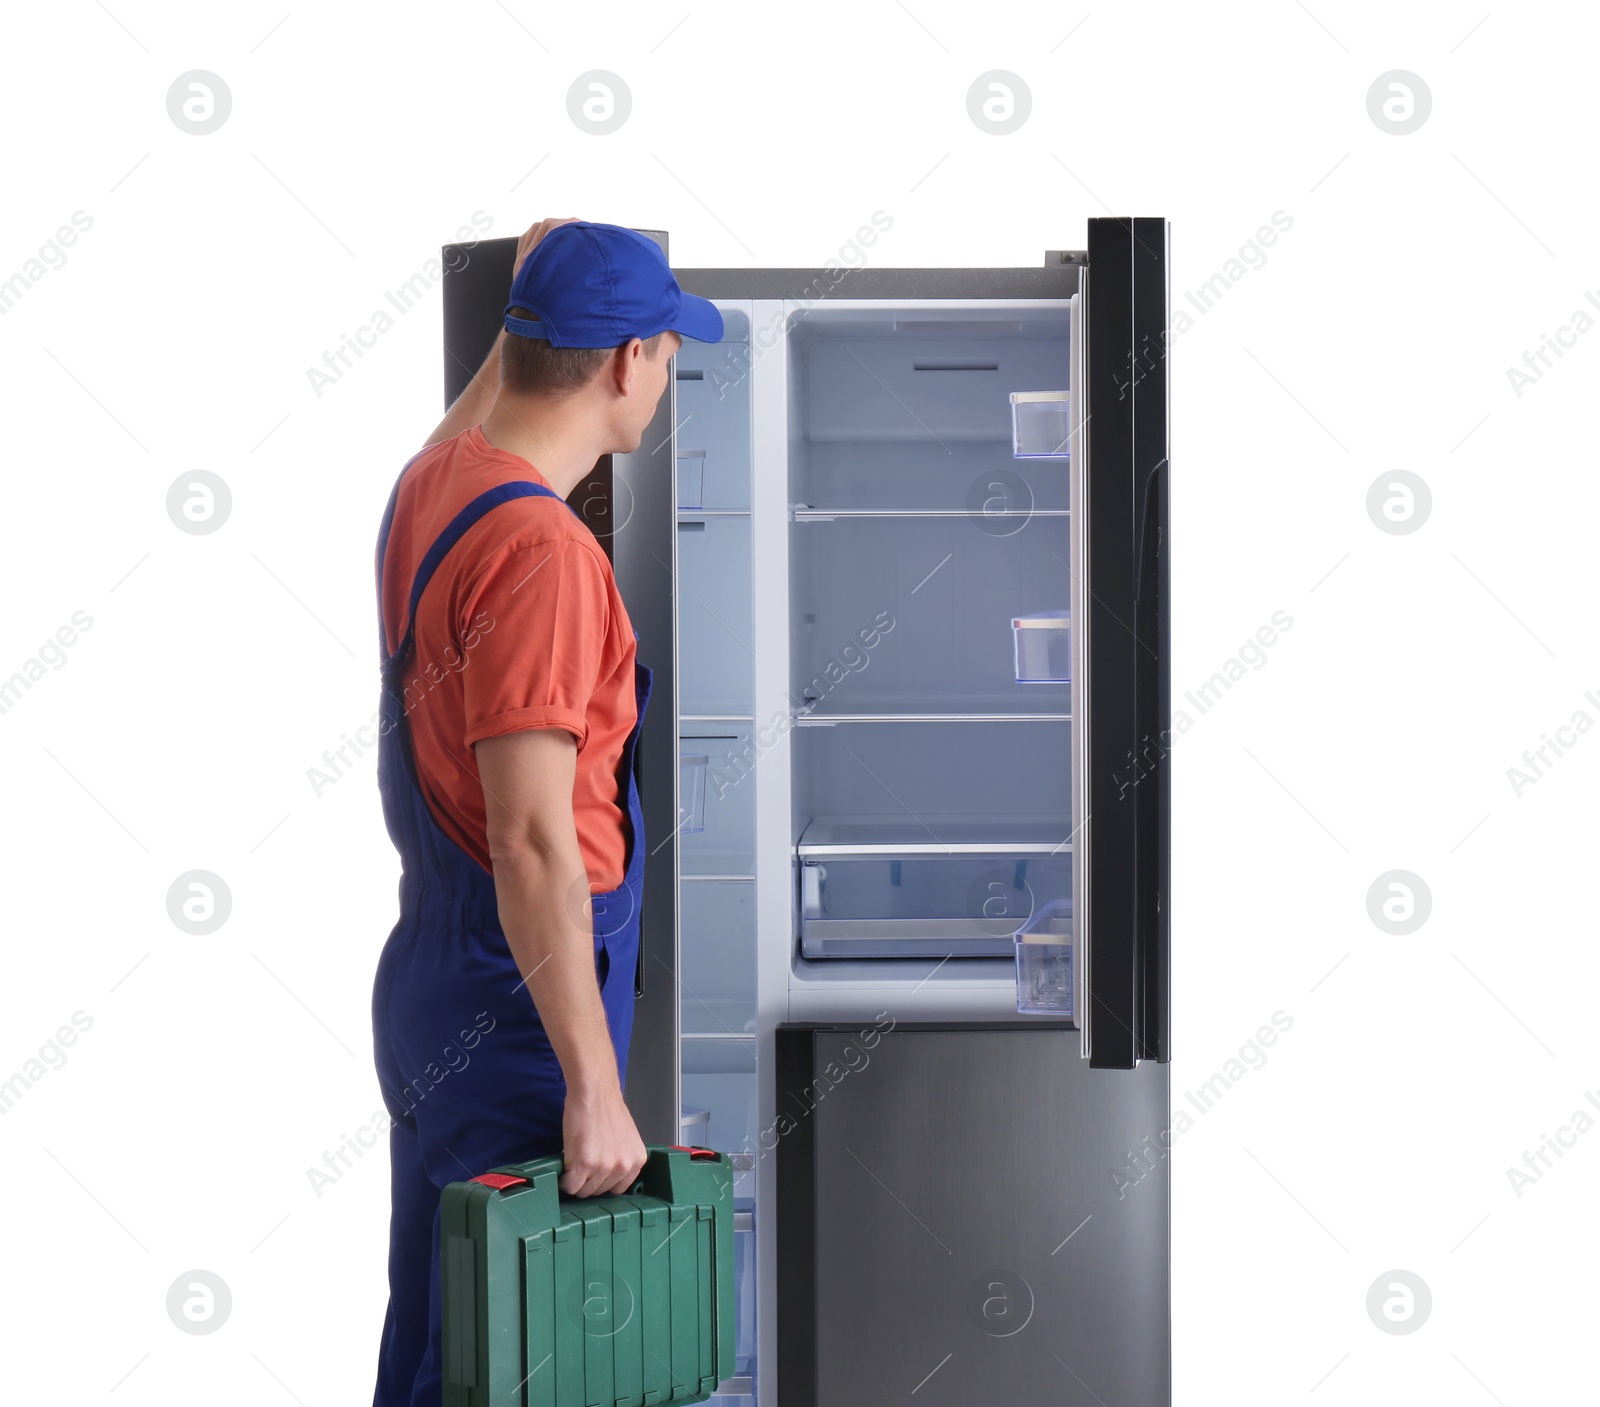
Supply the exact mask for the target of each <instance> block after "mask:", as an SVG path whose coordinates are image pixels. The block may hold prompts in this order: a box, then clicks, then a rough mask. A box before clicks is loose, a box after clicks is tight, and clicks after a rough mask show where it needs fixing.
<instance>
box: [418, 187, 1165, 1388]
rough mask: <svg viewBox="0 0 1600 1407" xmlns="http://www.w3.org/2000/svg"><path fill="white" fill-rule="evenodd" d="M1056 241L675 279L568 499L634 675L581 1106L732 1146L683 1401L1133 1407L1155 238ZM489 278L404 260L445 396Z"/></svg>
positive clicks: (1150, 754)
mask: <svg viewBox="0 0 1600 1407" xmlns="http://www.w3.org/2000/svg"><path fill="white" fill-rule="evenodd" d="M1087 226H1088V228H1087V238H1086V239H1085V240H1084V241H1083V247H1082V248H1078V249H1061V250H1049V251H1046V252H1045V254H1044V257H1043V259H1042V260H1041V262H1040V263H1039V264H1037V265H1034V266H1023V267H1001V266H997V267H989V268H983V267H977V268H887V267H878V266H877V264H876V263H875V262H874V261H873V257H874V256H873V250H872V248H870V247H865V248H864V247H863V246H867V245H870V244H873V243H875V242H876V241H875V238H872V237H873V236H875V235H876V234H877V233H878V232H876V231H875V230H874V229H873V228H872V227H864V228H863V229H862V231H860V236H861V238H860V240H859V241H858V242H857V244H856V246H855V247H856V249H857V251H858V253H860V254H861V255H862V256H863V257H862V259H861V261H860V262H859V263H858V264H857V265H856V266H854V267H848V268H846V267H841V266H840V265H839V264H838V263H837V262H835V263H833V264H830V265H829V266H827V267H825V268H818V269H718V268H675V273H676V275H677V278H678V281H679V283H680V284H681V285H682V286H683V288H684V289H685V290H686V291H687V292H691V293H696V294H699V295H700V296H702V297H705V298H709V299H712V300H713V301H714V302H715V303H716V304H717V305H718V307H719V308H720V310H721V312H722V315H723V320H724V324H725V329H726V335H725V337H724V340H723V341H722V342H721V343H719V344H716V345H706V344H702V343H698V342H692V341H685V342H684V344H683V346H682V348H681V349H680V350H679V352H678V353H677V356H676V359H675V365H674V368H673V374H672V376H671V377H670V378H669V389H668V393H667V394H666V395H665V396H663V398H662V401H661V405H660V408H659V410H658V412H657V415H656V417H655V420H654V421H653V422H652V424H651V425H650V427H649V429H648V430H647V431H646V433H645V435H644V437H643V440H642V442H641V444H640V447H639V449H638V451H637V452H635V453H632V454H626V455H623V454H618V455H613V456H609V457H607V458H606V459H603V460H602V461H601V462H600V463H598V464H597V465H596V466H595V469H594V471H593V473H592V474H591V475H590V476H589V478H588V479H586V480H585V482H584V483H582V484H580V485H579V487H578V488H577V489H576V490H575V491H574V492H573V494H572V496H571V498H570V499H569V502H570V503H571V504H572V506H573V507H574V508H575V509H576V510H577V511H578V512H579V513H580V514H581V515H582V516H583V518H584V520H585V521H586V522H587V523H588V524H589V526H590V527H591V529H592V530H593V531H594V532H595V535H596V537H597V538H598V539H599V541H600V542H601V544H602V545H603V546H604V548H605V550H606V552H607V554H608V556H609V557H610V559H611V561H612V564H613V567H614V570H615V574H616V578H617V582H618V585H619V587H620V589H621V592H622V595H623V598H624V600H625V601H626V603H627V607H628V611H629V614H630V616H631V618H632V621H633V625H634V627H635V629H636V630H637V632H638V636H639V658H640V660H641V661H642V662H644V663H646V664H648V665H650V666H651V667H652V668H653V669H654V670H655V689H654V693H653V696H652V701H651V705H650V708H649V710H648V713H647V717H646V723H645V727H644V730H643V735H642V739H641V744H640V748H639V752H638V758H637V767H638V770H639V785H640V791H641V796H642V802H643V806H644V810H645V829H646V836H647V845H648V848H649V849H648V861H647V866H646V874H645V889H644V912H643V916H642V935H643V937H642V944H641V951H640V959H639V970H638V972H637V974H636V990H637V993H638V1008H637V1017H636V1021H635V1026H634V1033H633V1040H632V1047H631V1052H630V1056H629V1064H628V1070H627V1072H626V1090H627V1097H628V1102H629V1105H630V1107H631V1108H632V1110H633V1112H634V1116H635V1119H636V1121H637V1123H638V1126H639V1129H640V1131H641V1133H642V1134H643V1136H644V1138H645V1140H646V1141H647V1142H652V1143H680V1142H689V1141H702V1142H709V1143H710V1144H711V1145H712V1146H714V1147H717V1148H719V1149H723V1150H726V1151H729V1152H731V1153H733V1154H734V1155H735V1159H736V1168H737V1172H736V1178H735V1193H736V1208H737V1213H736V1240H737V1243H738V1254H737V1264H738V1277H737V1278H738V1283H737V1286H736V1293H737V1296H738V1322H739V1344H738V1354H737V1365H736V1374H735V1376H734V1377H733V1378H732V1379H730V1380H728V1381H727V1382H724V1383H723V1384H721V1385H720V1387H719V1393H718V1396H717V1397H716V1398H715V1399H714V1401H716V1402H719V1403H722V1404H724V1407H733V1405H734V1404H738V1407H753V1404H755V1403H758V1402H759V1403H760V1404H762V1407H813V1404H816V1407H854V1405H855V1404H858V1403H859V1404H863V1407H864V1405H865V1404H869V1403H871V1404H878V1403H882V1402H887V1401H898V1400H911V1399H912V1398H913V1397H914V1398H915V1400H916V1401H917V1402H918V1403H922V1404H929V1407H941V1404H950V1405H951V1407H954V1404H979V1403H991V1402H995V1401H1021V1400H1028V1401H1049V1402H1060V1403H1070V1404H1080V1403H1081V1404H1092V1403H1101V1404H1110V1403H1116V1404H1121V1405H1122V1407H1144V1404H1166V1403H1168V1402H1169V1401H1170V1286H1169V1269H1168V1255H1169V1193H1168V1188H1169V1176H1170V1164H1171V1149H1170V1134H1169V1132H1168V1131H1169V1128H1170V1123H1171V1120H1170V1117H1169V1091H1168V1081H1167V1064H1166V1062H1167V1060H1168V1058H1169V1027H1170V1013H1169V995H1168V994H1169V932H1170V908H1169V891H1170V882H1169V871H1170V861H1169V855H1170V821H1169V817H1170V758H1169V751H1170V743H1171V735H1170V730H1169V720H1170V717H1171V704H1170V679H1169V659H1170V650H1169V570H1168V563H1169V556H1170V541H1169V534H1168V462H1167V461H1168V429H1167V425H1168V362H1167V355H1166V353H1167V345H1168V336H1169V327H1170V290H1169V285H1168V272H1167V270H1168V254H1169V229H1168V224H1167V222H1166V221H1165V220H1164V219H1159V218H1130V219H1123V218H1096V219H1091V220H1089V221H1088V222H1087ZM643 233H646V234H648V235H650V237H652V238H653V239H656V240H657V241H658V242H659V243H660V244H661V246H662V248H663V249H664V250H666V251H667V252H668V254H669V258H670V249H669V245H668V240H667V235H666V233H665V232H662V231H643ZM515 246H516V242H515V240H512V239H497V240H487V241H480V242H478V243H476V244H472V245H456V246H447V247H446V249H445V251H444V259H443V264H444V267H445V269H446V271H447V273H446V276H445V279H444V285H443V291H444V340H445V391H446V403H447V404H448V403H449V402H450V401H452V400H453V399H454V398H455V397H456V395H458V394H459V393H460V391H461V390H462V389H463V388H464V387H465V386H466V383H467V381H468V380H469V379H470V377H471V376H472V374H473V372H474V371H475V370H476V369H477V367H478V366H479V364H480V363H481V362H482V360H483V357H484V355H485V354H486V352H487V351H488V349H489V346H490V345H491V343H492V341H493V339H494V337H495V335H496V333H497V332H498V330H499V328H500V326H501V313H502V309H503V307H504V304H505V301H506V294H507V289H508V288H509V285H510V278H511V270H512V261H513V258H514V254H515ZM1030 926H1041V927H1042V929H1043V931H1045V932H1047V933H1049V934H1052V935H1053V937H1052V938H1051V940H1050V943H1049V944H1048V945H1047V946H1046V947H1043V948H1036V949H1029V948H1028V945H1027V944H1026V943H1019V942H1018V940H1017V937H1016V935H1017V932H1018V930H1019V929H1025V928H1028V927H1030ZM1024 951H1025V956H1028V957H1036V956H1039V955H1041V954H1044V953H1049V954H1051V955H1052V957H1051V962H1052V966H1051V967H1050V969H1049V978H1050V980H1049V982H1047V983H1046V989H1047V990H1046V999H1044V1000H1042V1001H1041V1002H1040V1003H1039V1005H1040V1006H1041V1007H1042V1009H1033V1010H1026V1011H1023V1010H1019V1005H1021V1004H1023V1003H1020V1002H1019V996H1018V992H1019V986H1018V982H1017V970H1018V962H1019V959H1018V956H1017V954H1018V953H1019V952H1024ZM1041 970H1043V969H1041ZM1033 995H1034V996H1038V992H1037V991H1035V992H1033Z"/></svg>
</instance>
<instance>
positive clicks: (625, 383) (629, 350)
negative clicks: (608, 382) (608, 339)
mask: <svg viewBox="0 0 1600 1407" xmlns="http://www.w3.org/2000/svg"><path fill="white" fill-rule="evenodd" d="M643 355H644V343H643V342H641V341H640V340H639V339H638V338H637V337H635V338H633V339H632V341H629V342H625V343H623V345H622V346H620V347H618V348H617V350H616V351H615V352H613V353H612V354H611V375H612V378H613V380H612V384H613V385H614V386H615V387H616V389H617V392H618V393H619V394H620V395H624V396H625V395H627V394H628V392H629V391H631V390H632V389H633V383H634V378H636V377H637V376H638V374H639V358H640V357H641V356H643Z"/></svg>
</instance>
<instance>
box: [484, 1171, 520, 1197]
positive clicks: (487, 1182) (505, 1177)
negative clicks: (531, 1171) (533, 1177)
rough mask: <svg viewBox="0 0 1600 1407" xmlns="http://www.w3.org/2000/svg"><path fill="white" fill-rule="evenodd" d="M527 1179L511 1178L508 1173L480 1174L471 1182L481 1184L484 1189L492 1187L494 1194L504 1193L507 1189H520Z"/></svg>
mask: <svg viewBox="0 0 1600 1407" xmlns="http://www.w3.org/2000/svg"><path fill="white" fill-rule="evenodd" d="M527 1180H528V1179H527V1178H525V1177H513V1176H512V1175H511V1174H510V1173H480V1174H479V1175H478V1176H477V1177H475V1178H472V1179H471V1181H473V1182H481V1183H482V1184H483V1185H484V1186H485V1187H492V1188H494V1190H495V1191H496V1192H504V1191H505V1190H506V1188H508V1187H521V1186H522V1184H523V1183H525V1182H526V1181H527Z"/></svg>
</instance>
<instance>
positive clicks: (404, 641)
mask: <svg viewBox="0 0 1600 1407" xmlns="http://www.w3.org/2000/svg"><path fill="white" fill-rule="evenodd" d="M399 490H400V486H399V485H398V484H396V485H395V494H398V493H399ZM540 495H542V496H543V497H545V498H553V499H555V500H556V501H557V502H558V503H563V504H565V505H566V507H567V509H568V511H569V512H570V511H572V505H571V504H568V503H566V500H565V499H563V498H562V497H561V495H560V494H558V493H556V492H555V491H554V490H553V489H548V488H546V487H545V486H544V485H543V484H535V483H533V482H531V481H529V480H527V479H518V480H515V481H513V482H511V483H508V484H497V485H496V486H495V487H494V488H492V489H488V490H486V491H485V492H483V493H480V494H479V495H478V496H477V497H476V498H475V499H473V500H472V502H471V503H469V504H467V506H466V507H465V508H463V509H462V510H461V511H460V512H459V513H457V514H456V516H455V517H454V518H452V519H451V520H450V524H449V526H448V527H446V528H445V530H444V531H443V532H442V533H440V534H439V536H438V537H437V538H436V539H434V543H433V546H432V547H430V548H429V549H428V551H427V553H426V555H425V556H424V557H423V559H422V563H421V565H420V566H419V567H418V568H417V575H416V577H415V578H414V579H413V581H412V583H411V600H410V602H409V604H408V605H407V607H406V633H405V634H404V635H403V636H402V637H401V638H400V644H399V646H398V647H397V648H396V649H395V652H394V654H392V655H390V656H389V657H388V658H387V659H385V660H384V661H383V675H384V682H385V684H386V685H390V686H391V687H392V685H393V682H394V680H395V677H396V676H397V675H398V673H399V671H400V669H401V668H402V667H403V665H404V663H405V660H406V657H407V656H408V655H409V654H410V653H411V646H412V640H413V637H414V635H415V634H416V628H417V603H418V602H419V601H420V600H421V599H422V593H423V591H424V590H426V589H427V585H428V582H429V581H431V580H432V579H433V574H434V572H435V571H436V570H437V569H438V566H439V563H440V562H442V561H443V560H444V558H445V554H446V553H448V552H449V551H450V549H451V548H452V547H454V546H455V545H456V543H457V542H459V541H460V540H461V538H462V536H463V535H464V534H465V533H466V532H467V530H468V529H469V528H471V527H472V526H473V524H475V523H476V522H477V521H478V520H479V519H480V518H482V517H483V515H484V514H485V513H487V512H488V511H489V510H490V509H491V508H498V507H499V506H500V505H501V504H502V503H509V502H510V501H511V500H512V499H514V498H532V497H535V496H540ZM393 521H394V497H393V496H391V498H390V500H389V507H388V510H387V511H386V512H385V513H384V516H383V528H382V532H381V536H380V538H379V542H378V587H379V592H380V599H381V592H382V589H383V557H384V551H385V549H386V548H387V546H388V541H389V529H390V527H391V526H392V524H393ZM380 613H381V608H380ZM379 629H380V632H381V630H382V625H381V622H380V626H379ZM381 649H382V646H381V645H380V651H381Z"/></svg>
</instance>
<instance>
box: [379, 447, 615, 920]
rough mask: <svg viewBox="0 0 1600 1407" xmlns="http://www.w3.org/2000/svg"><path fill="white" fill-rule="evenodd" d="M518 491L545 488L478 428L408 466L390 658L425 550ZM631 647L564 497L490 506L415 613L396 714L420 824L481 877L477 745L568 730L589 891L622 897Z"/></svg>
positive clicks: (390, 575) (605, 569)
mask: <svg viewBox="0 0 1600 1407" xmlns="http://www.w3.org/2000/svg"><path fill="white" fill-rule="evenodd" d="M518 479H526V480H529V481H531V482H533V483H536V484H540V485H542V486H544V487H546V488H548V487H549V484H548V483H546V481H545V479H544V477H543V476H542V475H541V474H540V473H539V471H538V470H537V469H535V468H534V467H533V466H532V465H531V464H529V463H528V461H527V460H525V459H522V458H520V457H519V456H517V455H514V454H510V453H508V452H507V451H505V450H500V449H496V448H495V447H494V446H493V445H491V444H490V443H489V442H488V441H487V440H486V439H484V437H483V433H482V431H481V430H480V429H479V428H478V427H477V426H474V427H473V428H472V429H470V430H466V431H463V432H462V433H461V434H459V435H457V436H456V437H455V438H454V439H453V440H444V441H442V442H441V443H439V444H436V445H432V446H430V447H429V448H427V449H426V450H424V451H423V452H422V453H421V454H420V455H418V456H417V458H416V459H414V460H413V461H412V462H411V465H410V467H409V468H408V469H407V470H406V471H405V475H404V477H403V479H402V481H401V484H400V492H399V495H398V497H397V498H396V500H395V509H394V519H393V522H392V524H391V526H390V529H389V545H388V550H387V552H386V553H385V555H384V562H383V578H382V581H383V588H382V590H383V619H384V624H385V632H386V640H385V648H386V649H387V650H388V651H389V652H391V653H392V652H393V651H394V650H395V649H396V648H397V647H398V645H399V643H400V639H401V637H402V635H403V634H404V632H405V627H406V612H407V609H408V606H409V603H410V597H411V583H412V580H413V579H414V577H415V576H416V572H417V568H418V566H419V565H420V564H421V562H422V558H423V556H424V555H425V554H426V553H427V551H428V549H429V548H430V547H431V546H432V545H433V543H434V540H435V539H436V538H437V537H438V536H439V534H440V533H441V532H443V531H444V529H445V528H446V527H447V526H448V525H449V523H450V521H451V519H453V518H454V517H455V516H456V514H457V513H459V512H460V511H461V510H462V509H463V508H465V507H466V506H467V504H468V503H470V502H471V501H472V500H473V499H474V498H476V497H477V496H478V495H479V494H481V493H483V492H485V491H486V490H488V489H491V488H494V487H495V486H496V485H499V484H505V483H510V482H512V481H514V480H518ZM635 645H636V642H635V639H634V634H633V626H632V625H631V624H630V623H629V621H628V613H627V610H626V609H625V608H624V606H623V604H622V597H621V596H620V595H618V593H617V584H616V580H615V578H614V577H613V576H612V573H611V563H610V562H609V561H607V560H606V554H605V552H604V551H603V550H602V548H601V547H600V544H599V543H598V542H597V541H595V537H594V534H593V533H591V532H590V531H589V529H588V528H587V527H586V526H584V524H583V522H582V521H581V520H580V519H579V518H578V517H577V515H576V514H575V513H573V512H572V510H571V509H570V508H568V507H567V505H566V504H565V503H564V502H562V501H561V500H560V499H559V498H550V497H547V496H545V495H543V494H536V495H531V496H529V497H527V498H518V499H513V500H511V501H510V502H508V503H502V504H499V505H498V506H496V507H494V508H491V509H490V510H489V511H488V512H487V513H486V514H485V515H484V516H483V517H482V518H480V519H479V520H478V522H477V523H476V524H474V525H473V526H472V527H471V528H470V529H468V530H467V532H466V533H465V534H463V536H462V537H461V539H460V541H458V542H457V543H456V544H455V546H454V547H452V548H451V549H450V551H449V552H448V553H446V554H445V557H444V560H443V561H441V562H440V564H439V567H438V570H437V571H435V572H434V575H433V580H432V581H430V582H429V583H428V587H427V589H426V590H425V591H424V592H423V593H422V600H421V602H420V603H419V605H418V607H417V627H416V635H415V649H414V652H413V654H412V656H411V658H410V660H409V661H408V662H407V665H406V671H405V676H404V690H405V694H404V698H405V707H406V709H407V721H408V723H409V730H410V734H411V744H412V750H413V756H414V757H415V760H416V771H417V780H418V784H419V785H420V787H421V789H422V793H423V797H424V799H425V800H426V802H427V804H428V809H429V810H430V811H431V812H432V813H433V817H434V819H435V820H436V821H437V822H438V823H439V826H440V828H441V829H442V830H443V831H444V833H445V834H446V835H448V836H449V837H450V838H451V839H452V840H454V841H455V842H456V844H457V845H459V846H461V848H462V849H463V850H465V851H466V852H467V853H468V854H469V855H471V856H472V857H473V858H474V859H475V860H477V862H478V863H479V864H480V865H482V866H483V867H484V869H486V870H489V869H491V866H490V863H489V846H488V838H487V821H486V813H485V809H484V802H483V784H482V781H481V779H480V778H479V775H478V762H477V757H476V755H475V754H474V753H473V750H472V744H474V743H475V742H477V741H478V740H479V739H480V738H493V737H498V736H500V735H501V734H503V733H514V732H517V731H519V730H521V729H523V728H565V729H566V730H567V731H568V732H570V733H571V734H572V735H573V736H574V737H575V738H576V739H577V743H578V756H577V776H576V778H575V780H574V783H573V788H572V815H573V820H574V821H575V822H576V826H577V832H578V846H579V849H580V850H581V852H582V854H583V863H584V868H585V869H586V870H587V871H588V875H589V888H590V890H591V891H592V892H595V893H599V892H603V891H605V890H610V889H615V888H616V887H617V886H618V885H620V884H621V883H622V877H623V861H624V857H625V853H626V847H627V834H628V818H627V814H626V808H627V792H626V790H625V789H624V788H625V786H626V782H625V780H623V779H619V777H618V767H619V764H620V762H621V758H622V748H623V744H624V743H625V742H626V741H627V738H628V734H629V733H630V732H631V731H632V729H633V725H634V722H635V721H636V719H637V716H638V710H637V707H636V702H635V697H634V651H635ZM619 782H620V785H619Z"/></svg>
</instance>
